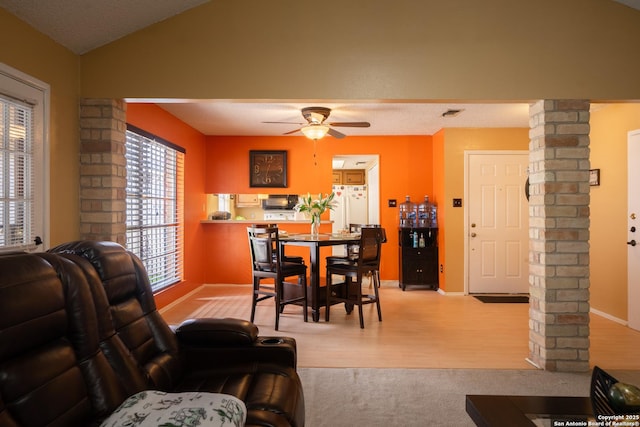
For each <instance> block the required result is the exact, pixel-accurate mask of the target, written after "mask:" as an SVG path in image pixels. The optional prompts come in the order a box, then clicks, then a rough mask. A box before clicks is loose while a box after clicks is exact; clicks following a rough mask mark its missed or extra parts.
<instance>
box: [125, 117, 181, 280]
mask: <svg viewBox="0 0 640 427" xmlns="http://www.w3.org/2000/svg"><path fill="white" fill-rule="evenodd" d="M184 153H185V151H184V149H182V148H180V147H177V146H175V145H173V144H171V143H170V142H167V141H164V140H162V139H161V138H158V137H155V136H153V135H151V134H149V133H147V132H145V131H142V130H140V129H137V128H135V127H133V126H127V138H126V159H127V189H126V191H127V249H129V250H130V251H131V252H133V253H135V254H136V255H137V256H138V257H139V258H140V259H141V260H142V262H143V263H144V265H145V267H146V269H147V272H148V274H149V279H150V281H151V288H152V289H153V290H154V291H157V290H160V289H162V288H164V287H167V286H169V285H172V284H174V283H176V282H179V281H180V280H182V272H183V256H182V242H183V205H184V203H183V201H184V192H183V187H184V181H183V174H184V172H183V169H184Z"/></svg>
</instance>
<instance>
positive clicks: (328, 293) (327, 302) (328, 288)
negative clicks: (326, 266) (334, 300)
mask: <svg viewBox="0 0 640 427" xmlns="http://www.w3.org/2000/svg"><path fill="white" fill-rule="evenodd" d="M325 291H326V299H325V309H324V320H325V321H326V322H328V321H329V311H330V308H329V307H331V273H330V272H329V271H327V285H326V287H325Z"/></svg>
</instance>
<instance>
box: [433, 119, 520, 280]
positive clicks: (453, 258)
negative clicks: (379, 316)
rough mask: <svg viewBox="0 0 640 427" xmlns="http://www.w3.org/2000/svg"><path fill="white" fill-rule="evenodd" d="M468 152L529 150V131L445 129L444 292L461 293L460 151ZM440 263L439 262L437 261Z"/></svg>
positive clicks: (462, 159) (462, 241)
mask: <svg viewBox="0 0 640 427" xmlns="http://www.w3.org/2000/svg"><path fill="white" fill-rule="evenodd" d="M468 150H524V151H528V150H529V129H519V128H514V129H445V130H444V161H445V168H444V200H443V201H442V202H440V203H439V209H441V212H440V213H439V216H440V215H444V218H446V225H445V227H446V229H445V236H444V242H443V244H444V246H445V247H446V254H445V258H444V269H445V272H446V275H447V278H446V291H447V292H464V208H454V207H453V198H461V199H463V201H462V204H463V206H464V204H465V200H464V173H465V172H464V152H465V151H468ZM442 261H443V260H442V259H441V262H442Z"/></svg>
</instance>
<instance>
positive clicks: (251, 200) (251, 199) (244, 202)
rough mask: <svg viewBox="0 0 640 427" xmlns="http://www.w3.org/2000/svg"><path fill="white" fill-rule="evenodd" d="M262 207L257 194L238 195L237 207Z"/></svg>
mask: <svg viewBox="0 0 640 427" xmlns="http://www.w3.org/2000/svg"><path fill="white" fill-rule="evenodd" d="M257 206H260V197H259V196H258V195H257V194H237V195H236V207H238V208H251V207H257Z"/></svg>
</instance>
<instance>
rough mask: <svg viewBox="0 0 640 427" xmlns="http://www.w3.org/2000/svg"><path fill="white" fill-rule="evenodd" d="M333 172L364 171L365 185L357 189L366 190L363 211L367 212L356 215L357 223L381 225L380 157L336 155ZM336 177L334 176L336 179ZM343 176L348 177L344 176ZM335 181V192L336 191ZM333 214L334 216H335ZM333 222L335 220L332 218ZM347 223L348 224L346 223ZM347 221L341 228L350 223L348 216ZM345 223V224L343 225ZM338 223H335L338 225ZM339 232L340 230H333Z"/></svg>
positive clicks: (345, 183)
mask: <svg viewBox="0 0 640 427" xmlns="http://www.w3.org/2000/svg"><path fill="white" fill-rule="evenodd" d="M332 165H333V166H332V168H333V171H334V172H335V171H343V172H348V171H362V172H363V173H364V181H363V182H364V185H362V184H360V183H358V184H356V185H355V187H359V188H358V191H362V190H363V189H364V190H365V191H364V193H365V199H366V200H364V201H363V207H362V209H363V210H364V211H366V213H364V214H356V216H355V217H356V218H358V220H357V221H355V222H357V223H366V224H379V223H380V166H379V156H378V155H377V154H349V155H335V156H333V159H332ZM335 176H336V175H335V174H334V177H335ZM343 176H347V175H344V174H343ZM336 185H338V184H336V183H335V181H334V191H335V189H336ZM339 185H342V186H349V185H350V183H349V182H347V181H344V182H341V183H340V184H339ZM335 214H336V213H335V212H332V215H335ZM332 220H334V218H333V217H332ZM345 221H346V222H345ZM345 221H342V222H340V225H338V226H339V227H343V226H344V225H345V224H348V223H349V222H354V221H350V220H349V216H348V215H347V216H346V219H345ZM343 222H344V224H343ZM336 223H337V222H334V224H336ZM333 231H334V232H339V230H333Z"/></svg>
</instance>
